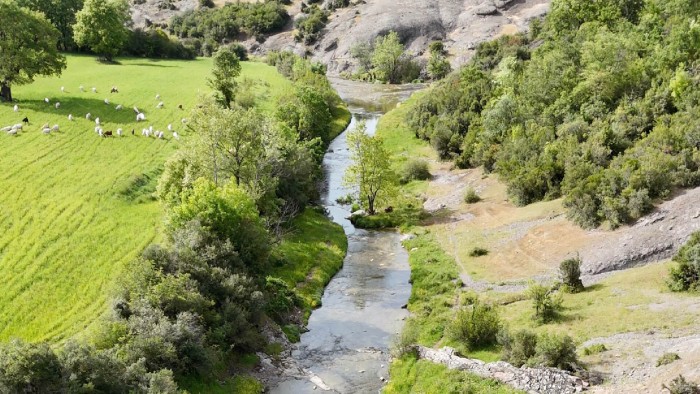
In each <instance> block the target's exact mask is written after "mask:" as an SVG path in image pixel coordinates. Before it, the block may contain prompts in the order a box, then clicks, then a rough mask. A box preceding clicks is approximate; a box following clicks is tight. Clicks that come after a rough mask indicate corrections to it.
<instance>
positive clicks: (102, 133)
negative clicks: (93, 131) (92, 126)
mask: <svg viewBox="0 0 700 394" xmlns="http://www.w3.org/2000/svg"><path fill="white" fill-rule="evenodd" d="M97 134H98V135H99V136H100V137H104V132H103V131H102V129H100V131H98V132H97Z"/></svg>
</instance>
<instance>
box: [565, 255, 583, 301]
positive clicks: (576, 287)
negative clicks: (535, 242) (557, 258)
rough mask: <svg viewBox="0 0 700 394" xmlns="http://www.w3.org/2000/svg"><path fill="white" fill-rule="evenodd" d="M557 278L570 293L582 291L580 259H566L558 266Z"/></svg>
mask: <svg viewBox="0 0 700 394" xmlns="http://www.w3.org/2000/svg"><path fill="white" fill-rule="evenodd" d="M559 277H560V278H561V281H562V283H563V284H564V286H566V288H567V289H568V290H569V291H570V292H572V293H578V292H580V291H583V289H584V287H583V282H582V281H581V259H580V258H578V257H577V258H575V259H567V260H564V261H562V262H561V264H559Z"/></svg>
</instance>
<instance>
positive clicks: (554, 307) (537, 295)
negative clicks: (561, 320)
mask: <svg viewBox="0 0 700 394" xmlns="http://www.w3.org/2000/svg"><path fill="white" fill-rule="evenodd" d="M527 295H528V297H530V298H531V299H532V306H533V307H534V309H535V315H534V318H535V320H537V321H539V322H541V323H549V322H550V321H552V320H553V319H554V318H556V317H557V316H558V314H559V311H560V310H561V309H562V302H563V299H562V297H561V293H558V292H556V291H555V290H554V289H552V288H550V287H547V286H542V285H540V284H537V283H534V282H533V283H530V286H529V287H528V289H527Z"/></svg>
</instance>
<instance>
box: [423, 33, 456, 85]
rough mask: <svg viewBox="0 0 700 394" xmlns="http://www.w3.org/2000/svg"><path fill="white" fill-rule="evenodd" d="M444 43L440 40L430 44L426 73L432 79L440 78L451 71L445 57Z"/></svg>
mask: <svg viewBox="0 0 700 394" xmlns="http://www.w3.org/2000/svg"><path fill="white" fill-rule="evenodd" d="M445 55H446V51H445V45H444V44H443V43H442V42H441V41H435V42H433V43H431V44H430V60H428V75H430V78H432V79H435V80H437V79H442V78H445V76H447V74H449V73H450V71H452V66H450V62H449V61H447V58H446V57H445Z"/></svg>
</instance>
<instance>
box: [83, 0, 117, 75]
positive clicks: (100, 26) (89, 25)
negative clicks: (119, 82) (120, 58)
mask: <svg viewBox="0 0 700 394" xmlns="http://www.w3.org/2000/svg"><path fill="white" fill-rule="evenodd" d="M129 19H130V16H129V3H127V2H126V1H125V0H87V1H85V5H84V6H83V9H82V10H80V12H78V14H77V15H76V22H75V25H73V32H74V39H75V42H76V44H78V45H81V46H86V47H89V48H90V49H91V50H92V51H93V52H95V53H96V54H98V55H100V56H102V57H103V58H104V59H105V60H106V61H108V62H111V61H112V58H114V57H115V56H117V55H118V54H119V51H121V49H122V47H123V46H124V44H125V43H126V40H127V39H128V38H129V31H128V29H127V28H126V23H127V21H129Z"/></svg>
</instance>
